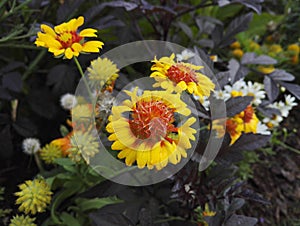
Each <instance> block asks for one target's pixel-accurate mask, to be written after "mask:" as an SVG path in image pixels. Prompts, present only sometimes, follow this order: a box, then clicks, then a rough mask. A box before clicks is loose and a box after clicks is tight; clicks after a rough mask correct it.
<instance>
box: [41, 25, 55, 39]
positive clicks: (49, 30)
mask: <svg viewBox="0 0 300 226" xmlns="http://www.w3.org/2000/svg"><path fill="white" fill-rule="evenodd" d="M41 30H42V31H43V32H44V33H46V34H48V35H51V36H52V37H54V38H55V37H56V36H57V35H56V33H55V31H54V30H53V29H52V28H51V27H50V26H48V25H46V24H42V25H41Z"/></svg>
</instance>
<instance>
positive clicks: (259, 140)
mask: <svg viewBox="0 0 300 226" xmlns="http://www.w3.org/2000/svg"><path fill="white" fill-rule="evenodd" d="M270 139H271V136H270V135H262V134H253V133H243V134H242V136H240V138H239V139H238V140H237V141H236V142H235V143H234V144H233V145H232V146H231V147H230V151H252V150H256V149H258V148H261V147H263V146H265V145H266V144H267V143H268V142H269V140H270Z"/></svg>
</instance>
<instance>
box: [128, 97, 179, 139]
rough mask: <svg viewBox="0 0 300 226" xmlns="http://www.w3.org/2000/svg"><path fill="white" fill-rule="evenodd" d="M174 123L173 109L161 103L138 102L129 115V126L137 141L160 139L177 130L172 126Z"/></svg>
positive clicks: (153, 101) (152, 101)
mask: <svg viewBox="0 0 300 226" xmlns="http://www.w3.org/2000/svg"><path fill="white" fill-rule="evenodd" d="M174 121H175V118H174V109H172V108H170V107H168V106H167V105H166V103H164V102H163V101H157V100H151V101H143V100H141V101H138V102H137V103H136V107H135V108H134V109H133V112H132V113H131V119H130V120H129V126H130V129H131V131H132V133H133V134H134V135H135V136H136V137H137V138H139V139H147V138H149V139H155V140H157V139H159V140H160V139H161V137H166V136H167V135H168V134H169V133H171V132H177V131H178V129H177V128H176V127H175V126H174V125H173V124H172V123H173V122H174Z"/></svg>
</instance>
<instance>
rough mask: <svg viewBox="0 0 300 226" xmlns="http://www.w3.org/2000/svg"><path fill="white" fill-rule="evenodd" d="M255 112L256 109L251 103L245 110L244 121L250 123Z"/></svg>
mask: <svg viewBox="0 0 300 226" xmlns="http://www.w3.org/2000/svg"><path fill="white" fill-rule="evenodd" d="M253 114H254V110H253V108H252V107H251V105H249V106H248V107H247V108H246V109H245V110H244V122H245V123H249V122H250V121H251V119H252V118H253Z"/></svg>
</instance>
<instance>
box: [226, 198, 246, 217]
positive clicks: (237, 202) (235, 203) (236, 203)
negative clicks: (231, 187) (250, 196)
mask: <svg viewBox="0 0 300 226" xmlns="http://www.w3.org/2000/svg"><path fill="white" fill-rule="evenodd" d="M244 204H245V200H244V199H241V198H235V199H233V200H232V202H231V203H230V205H229V208H228V209H227V214H233V213H234V212H235V211H237V210H239V209H241V208H242V207H243V205H244Z"/></svg>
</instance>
